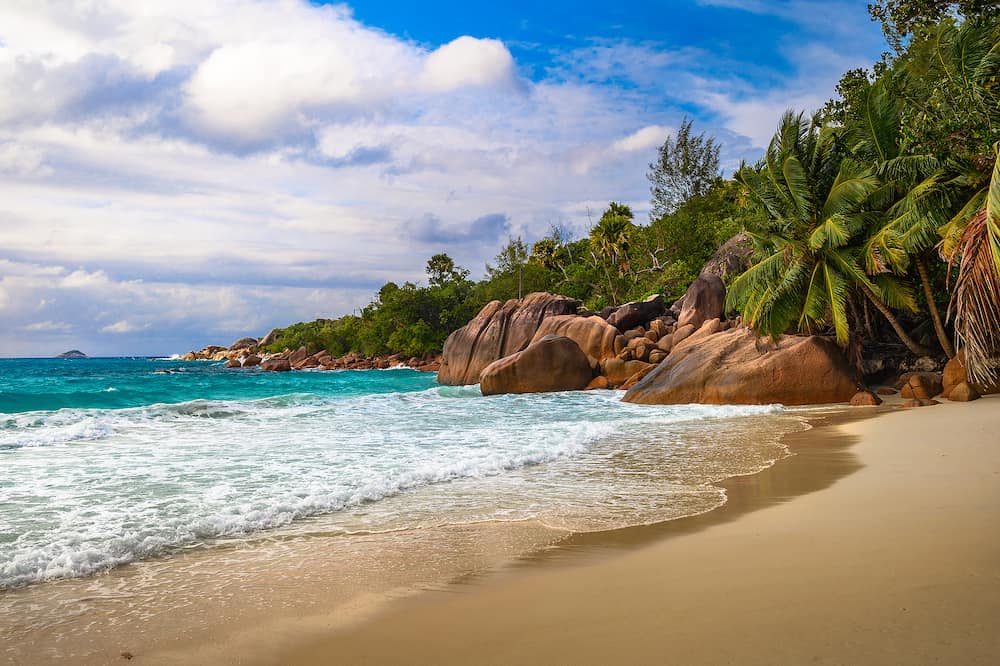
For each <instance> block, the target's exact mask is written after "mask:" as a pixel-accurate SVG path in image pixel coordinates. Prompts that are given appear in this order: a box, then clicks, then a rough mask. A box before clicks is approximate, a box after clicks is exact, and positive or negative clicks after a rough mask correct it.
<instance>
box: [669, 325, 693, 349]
mask: <svg viewBox="0 0 1000 666" xmlns="http://www.w3.org/2000/svg"><path fill="white" fill-rule="evenodd" d="M696 330H697V329H696V328H695V327H694V324H684V325H683V326H678V327H677V330H676V331H674V333H673V335H672V336H670V341H671V342H672V343H673V346H674V347H676V346H677V345H679V344H680V343H682V342H684V339H685V338H688V337H690V336H691V335H692V334H694V332H695V331H696Z"/></svg>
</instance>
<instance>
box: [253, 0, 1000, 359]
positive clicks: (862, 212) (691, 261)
mask: <svg viewBox="0 0 1000 666" xmlns="http://www.w3.org/2000/svg"><path fill="white" fill-rule="evenodd" d="M870 11H871V14H872V16H873V18H874V19H875V20H879V21H881V22H882V24H883V27H884V31H885V33H886V35H887V38H888V39H889V42H890V44H891V45H892V46H893V52H892V53H886V54H884V55H883V58H882V60H881V61H880V62H878V63H875V64H874V65H873V66H872V68H871V69H870V70H867V69H854V70H851V71H849V72H847V73H845V74H844V76H843V78H842V79H841V81H840V84H839V85H838V87H837V95H838V97H837V98H835V99H832V100H830V102H828V103H827V104H826V106H825V107H824V108H823V109H821V110H820V111H819V112H817V113H816V115H815V116H807V115H806V114H804V113H796V112H791V111H790V112H788V113H786V114H785V116H784V117H783V118H782V119H781V120H780V122H779V124H778V129H777V132H776V134H775V136H774V139H773V140H772V141H771V144H770V146H769V147H768V149H767V150H766V152H765V154H764V156H763V158H762V159H761V160H760V161H759V162H758V163H756V164H753V165H746V164H745V165H743V166H742V167H741V168H740V169H739V171H738V172H737V173H736V174H735V175H734V177H733V179H731V180H727V179H724V178H722V177H721V176H720V174H719V146H718V144H717V143H716V142H715V139H713V138H711V137H706V136H705V135H704V134H698V135H696V134H694V133H693V128H692V123H691V122H690V121H688V120H687V119H685V120H684V122H683V123H682V124H681V127H680V129H679V131H678V132H677V133H676V135H675V136H672V137H669V138H668V139H667V140H666V142H665V143H664V144H663V145H662V146H661V147H660V149H659V150H658V153H657V158H656V159H655V160H654V161H653V162H652V163H651V164H650V171H649V173H648V174H647V177H648V178H649V180H650V185H651V188H650V191H651V199H652V200H651V206H650V208H651V210H652V214H651V216H650V220H649V221H648V223H638V222H637V221H636V220H635V219H634V216H633V213H632V209H631V208H630V207H629V206H628V205H625V204H623V203H619V202H611V203H610V204H609V205H608V207H607V209H606V210H605V211H603V213H602V215H601V216H600V218H599V219H598V220H597V221H596V222H594V223H593V224H592V226H591V228H590V229H589V231H588V232H587V233H586V234H585V235H584V236H582V237H580V238H573V237H572V235H571V234H570V233H568V232H567V230H566V229H564V228H561V227H553V228H552V229H551V230H550V233H549V234H548V235H547V236H546V237H544V238H541V239H539V240H537V241H536V242H534V243H532V244H529V243H526V242H525V241H523V240H522V239H521V238H510V239H509V240H508V242H507V243H506V245H504V246H503V247H502V248H501V249H500V251H499V252H498V254H497V256H496V258H495V260H494V261H493V262H492V263H491V264H488V265H487V266H486V276H485V278H484V279H483V280H481V281H479V282H473V281H471V280H469V272H468V271H467V270H465V269H463V268H460V267H457V266H455V264H454V262H453V261H452V260H451V258H450V257H449V256H448V255H446V254H438V255H435V256H434V257H432V258H431V259H430V261H428V264H427V275H428V280H427V286H418V285H415V284H412V283H406V284H404V285H403V286H397V285H396V284H393V283H389V284H386V285H385V286H384V287H382V289H381V290H380V291H379V293H378V295H377V296H376V297H375V298H374V299H373V301H372V302H371V304H369V305H368V306H367V307H366V308H364V309H363V310H362V311H361V313H360V315H354V316H347V317H342V318H341V319H337V320H317V321H315V322H311V323H303V324H296V325H294V326H291V327H289V328H287V329H284V330H283V331H282V332H281V333H280V336H279V337H278V339H277V341H276V342H275V343H274V344H273V345H271V347H270V349H271V350H274V351H277V350H279V349H282V348H285V347H295V346H298V345H306V346H307V347H309V348H310V349H318V348H326V349H329V350H330V351H331V352H332V353H335V354H342V353H346V352H348V351H357V352H360V353H363V354H366V355H376V354H386V353H404V354H408V355H420V354H424V353H427V352H434V351H439V350H440V349H441V346H442V344H443V342H444V340H445V338H446V337H447V335H448V333H449V332H450V331H452V330H454V329H455V328H457V327H459V326H461V325H462V324H464V323H465V322H466V321H467V320H468V319H469V318H471V317H472V316H474V315H475V313H476V312H477V311H478V310H479V309H480V308H481V307H482V306H483V305H485V304H486V303H488V302H489V301H490V300H493V299H499V300H506V299H509V298H518V297H520V296H522V295H523V294H527V293H530V292H533V291H542V290H545V291H551V292H558V293H562V294H566V295H568V296H572V297H574V298H577V299H578V300H580V301H581V303H583V304H584V305H585V306H586V307H588V308H591V309H593V310H599V309H601V308H603V307H605V306H608V305H613V304H618V303H623V302H626V301H629V300H635V299H639V298H643V297H645V296H647V295H649V294H651V293H663V294H665V295H667V296H668V297H676V296H679V295H680V294H681V293H683V291H684V289H685V288H686V287H687V285H688V284H689V283H690V282H691V281H692V280H693V279H694V278H695V277H696V276H697V275H698V272H699V271H700V269H701V267H702V265H703V264H704V263H705V261H706V260H707V259H708V258H709V257H711V255H712V254H713V253H714V252H715V251H716V249H717V248H718V247H719V246H720V245H721V244H722V243H723V242H725V241H726V240H728V239H729V238H731V237H732V236H734V235H735V234H736V233H738V232H741V231H745V232H746V233H747V234H748V236H749V238H750V239H751V242H752V245H753V252H754V254H753V256H752V261H751V266H750V268H749V269H748V270H747V271H746V272H745V273H743V274H742V275H739V276H734V278H735V279H732V278H731V285H730V298H729V304H730V306H731V307H732V308H734V309H735V310H738V311H739V312H740V313H741V314H742V315H743V317H744V320H745V321H746V322H747V323H748V324H750V325H751V326H753V327H754V328H756V329H757V330H758V331H759V332H761V333H764V334H770V335H778V334H781V333H786V332H794V331H801V332H820V333H826V334H830V335H833V336H835V337H836V338H837V339H838V340H839V341H840V342H841V343H842V344H845V345H852V346H853V347H854V351H855V352H857V351H858V350H859V349H860V345H862V344H864V343H865V342H866V341H881V342H889V343H894V342H897V341H898V343H901V344H902V345H905V346H906V347H907V348H908V349H909V351H910V352H912V353H913V354H921V355H922V354H926V353H929V352H931V353H933V352H934V351H935V350H936V349H940V350H941V351H942V352H943V353H944V354H947V355H948V356H951V355H953V354H954V352H955V346H954V345H953V344H952V341H953V340H955V339H957V340H958V341H959V342H960V343H961V345H962V346H964V347H965V348H966V351H967V354H968V357H969V362H970V367H971V369H972V371H973V373H974V375H975V376H978V377H981V378H988V376H989V374H990V373H991V372H992V370H991V368H992V367H995V365H996V363H995V357H996V353H997V349H998V348H1000V306H998V303H1000V165H998V147H997V146H998V145H1000V144H998V142H1000V15H998V12H997V9H996V6H995V3H984V2H977V1H974V0H969V1H964V2H958V3H950V2H940V1H935V0H882V1H880V2H876V3H873V4H872V5H871V6H870ZM949 313H950V316H951V320H950V321H949V318H948V316H949ZM950 327H953V328H950Z"/></svg>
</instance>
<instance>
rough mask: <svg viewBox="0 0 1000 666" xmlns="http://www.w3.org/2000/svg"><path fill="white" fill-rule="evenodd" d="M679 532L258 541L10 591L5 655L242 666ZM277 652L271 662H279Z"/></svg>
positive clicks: (817, 416)
mask: <svg viewBox="0 0 1000 666" xmlns="http://www.w3.org/2000/svg"><path fill="white" fill-rule="evenodd" d="M831 411H832V412H833V413H836V414H840V415H845V414H847V415H850V414H851V412H849V411H847V410H846V409H845V408H843V407H840V406H832V407H831V408H829V409H826V410H823V409H821V410H819V412H818V413H817V412H815V411H811V412H806V413H800V414H799V415H798V416H797V417H796V418H797V420H798V421H800V422H809V423H815V422H817V421H819V420H823V419H826V418H828V416H826V414H828V413H829V412H831ZM786 414H787V413H786ZM756 427H760V426H756ZM775 427H778V426H777V422H775ZM800 427H801V426H800ZM787 428H788V426H787V425H785V426H781V429H782V430H785V431H786V432H787ZM758 432H759V433H760V436H762V437H764V438H765V439H769V440H772V441H775V440H774V437H773V435H772V436H770V437H767V436H766V435H767V433H768V430H766V429H761V430H759V431H758ZM793 432H803V431H799V430H798V429H796V430H795V431H793ZM783 448H787V447H783ZM795 458H796V457H795V456H791V457H788V456H787V455H786V456H784V457H780V458H778V460H777V461H776V462H774V463H771V464H770V465H769V467H767V468H765V469H764V471H762V472H755V473H750V474H748V475H746V476H742V477H741V476H737V477H729V478H727V479H726V480H724V481H722V482H716V483H713V484H711V486H712V487H714V488H724V487H726V486H727V485H729V484H731V483H741V480H742V481H743V482H745V480H746V479H752V478H754V477H756V476H757V475H759V474H766V473H767V472H768V471H769V470H773V469H774V467H775V466H776V465H781V464H783V463H785V462H787V461H789V460H794V459H795ZM729 494H730V497H729V499H728V500H727V501H726V502H725V504H723V505H722V506H721V507H716V508H715V509H712V510H709V511H707V512H705V513H702V514H698V515H696V516H688V517H685V518H681V519H680V520H681V521H684V520H686V519H687V518H697V519H699V520H702V521H704V520H710V519H711V518H710V517H711V516H713V515H715V514H716V513H717V512H719V511H720V510H722V509H724V508H725V507H726V506H730V507H731V505H732V504H733V501H732V491H729ZM676 520H677V519H673V520H668V521H665V522H659V523H652V524H649V525H640V526H633V527H625V528H617V529H612V530H610V531H609V530H596V531H588V532H571V531H567V530H566V529H564V528H560V527H555V526H552V525H546V524H545V523H542V522H539V521H537V520H528V521H513V522H510V521H499V522H497V521H487V522H485V523H484V522H477V523H470V524H446V525H441V526H437V527H430V528H421V529H419V530H416V531H413V530H402V531H391V532H388V533H381V532H375V533H372V534H367V535H366V534H356V535H353V536H349V537H348V538H344V535H340V534H337V533H332V534H327V532H326V530H325V529H324V528H323V527H322V523H318V524H315V525H314V526H313V527H307V528H306V529H305V530H303V531H302V532H301V533H299V535H298V536H296V535H281V534H277V535H273V536H269V535H261V537H260V538H259V539H255V540H253V541H252V542H247V543H245V544H243V545H239V544H233V545H223V546H222V547H221V548H219V547H213V548H209V549H203V548H196V549H192V550H191V551H189V552H181V553H176V554H174V555H172V556H170V557H165V558H152V559H149V560H143V561H138V562H133V563H131V564H129V565H126V566H124V567H120V568H117V569H115V570H112V571H111V572H108V573H106V574H102V575H98V576H96V577H87V578H76V579H65V580H59V581H53V582H50V583H45V584H43V585H42V586H41V587H35V586H29V587H28V588H20V589H17V590H12V591H9V592H8V593H7V594H5V595H3V596H0V602H3V604H0V609H2V610H3V615H4V617H6V618H7V621H9V620H11V619H12V618H13V623H12V624H10V625H9V626H8V629H11V630H12V631H11V633H10V634H8V635H9V636H11V638H12V640H11V643H9V644H8V646H7V650H5V652H6V654H7V655H8V658H12V659H13V660H14V663H41V662H43V661H44V662H51V661H53V660H55V661H61V660H72V661H73V662H74V663H109V662H110V661H111V660H117V659H118V658H119V655H120V654H121V653H123V652H128V653H130V654H133V655H134V656H135V657H136V658H141V659H142V660H143V661H145V662H146V663H191V661H192V660H194V661H198V660H209V661H213V662H217V661H222V662H232V661H242V660H246V659H251V658H255V657H257V656H259V655H260V654H262V653H267V651H268V650H272V649H273V647H274V646H275V642H276V639H277V638H278V637H281V641H279V643H280V645H281V649H284V650H290V649H294V647H295V646H296V645H297V644H298V643H299V642H301V641H302V640H312V639H314V638H316V637H319V636H323V635H324V634H325V632H326V631H327V630H328V629H330V628H331V627H337V628H341V629H342V628H345V627H347V626H352V625H354V624H357V623H363V622H365V621H367V620H369V619H372V618H374V617H377V616H378V615H379V614H380V613H382V612H383V611H386V610H390V609H391V608H393V607H394V606H395V605H396V604H397V603H399V602H400V600H401V599H403V598H409V597H422V596H424V595H427V594H434V593H435V592H440V591H447V590H454V589H457V588H456V586H457V587H458V588H460V587H462V585H463V584H465V583H469V582H472V581H478V580H482V579H489V578H490V577H491V576H493V575H495V574H496V573H498V572H500V573H503V572H506V571H508V570H510V571H513V570H516V569H520V568H522V567H524V566H529V567H530V566H533V565H535V564H538V563H540V562H542V561H548V560H553V561H558V560H562V559H564V558H565V557H567V556H570V555H571V554H579V553H582V552H584V551H586V552H589V553H591V554H598V552H599V551H598V550H597V549H594V548H593V544H595V543H600V544H602V545H604V546H607V545H611V544H613V543H614V544H617V545H615V549H617V550H621V549H622V548H623V547H632V546H634V545H635V544H634V541H635V539H636V538H638V535H645V536H644V537H643V538H644V539H656V538H658V536H657V534H658V533H659V530H660V529H662V528H661V526H662V525H670V524H672V523H674V522H675V521H676ZM609 535H610V536H609ZM622 535H628V536H622ZM365 553H368V555H367V556H365V557H361V555H364V554H365ZM372 556H374V559H372ZM4 597H5V598H4ZM39 604H41V605H40V606H39ZM35 608H49V609H66V611H67V613H68V615H67V617H65V618H59V619H56V620H54V621H53V616H52V614H51V613H43V614H39V613H38V612H35V610H34V609H35ZM179 608H182V609H185V612H183V613H179V612H178V609H179ZM60 614H62V611H61V610H60ZM331 615H333V616H335V617H331ZM152 618H156V621H151V620H152ZM5 626H6V625H5ZM271 654H273V655H274V657H273V659H272V660H271V661H274V660H278V659H280V657H279V656H278V654H277V653H274V652H271Z"/></svg>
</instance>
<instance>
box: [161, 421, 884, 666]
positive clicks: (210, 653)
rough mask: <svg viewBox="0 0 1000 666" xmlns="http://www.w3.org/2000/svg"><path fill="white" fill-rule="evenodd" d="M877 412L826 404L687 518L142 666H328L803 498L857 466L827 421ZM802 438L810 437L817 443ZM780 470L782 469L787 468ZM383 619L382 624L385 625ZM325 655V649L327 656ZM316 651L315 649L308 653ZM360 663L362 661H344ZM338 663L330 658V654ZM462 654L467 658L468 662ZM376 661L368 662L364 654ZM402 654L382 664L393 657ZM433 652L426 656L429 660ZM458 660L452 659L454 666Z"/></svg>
mask: <svg viewBox="0 0 1000 666" xmlns="http://www.w3.org/2000/svg"><path fill="white" fill-rule="evenodd" d="M884 411H886V409H885V408H879V409H874V410H850V409H848V408H846V407H844V406H837V405H835V406H830V407H829V408H828V409H824V410H823V411H821V412H820V413H813V414H806V415H804V420H805V421H806V422H807V423H808V426H809V427H807V428H806V429H803V430H799V431H794V432H792V433H788V434H786V435H785V437H784V438H783V439H782V442H783V443H784V444H785V445H786V446H788V447H789V449H790V450H791V452H792V454H791V455H788V456H786V457H783V458H781V459H779V460H777V461H775V462H774V463H773V464H772V465H770V466H769V467H767V468H765V469H764V470H762V471H759V472H754V473H750V474H746V475H742V476H735V477H729V478H727V479H725V480H723V481H720V482H717V483H715V484H713V485H715V486H717V487H720V488H723V489H725V491H726V494H727V499H726V502H725V504H723V505H721V506H719V507H717V508H715V509H712V510H709V511H706V512H704V513H700V514H697V515H692V516H685V517H681V518H676V519H672V520H667V521H663V522H658V523H653V524H649V525H639V526H630V527H624V528H618V529H613V530H599V531H591V532H571V533H563V534H562V535H556V536H555V538H554V540H553V541H551V542H550V543H546V544H539V545H538V546H536V547H534V548H532V549H529V550H527V551H526V552H523V553H518V554H514V555H513V556H512V557H508V558H506V559H504V560H499V561H496V562H494V564H493V566H489V567H485V568H481V569H478V570H475V571H470V572H468V573H464V574H462V575H460V576H458V577H455V578H452V579H450V580H448V581H445V582H442V583H441V584H437V585H432V586H430V587H427V586H419V585H417V586H413V587H411V588H409V589H408V590H407V591H406V592H403V593H399V594H393V595H391V598H383V599H382V600H381V601H378V600H376V599H374V598H372V599H369V602H370V603H366V604H363V605H362V606H360V607H359V606H357V605H354V604H349V605H348V606H347V607H344V606H342V605H333V604H330V605H328V607H327V610H325V611H324V610H322V609H321V610H320V612H318V613H316V612H314V613H310V614H306V615H295V616H284V617H277V618H272V619H271V620H270V621H269V622H268V623H267V624H266V625H264V626H254V627H253V628H245V627H242V628H241V627H229V631H227V632H226V633H225V634H223V635H216V636H215V637H214V638H215V640H214V641H213V642H204V641H202V642H199V643H198V644H185V645H183V646H181V647H179V648H174V649H165V650H154V651H152V652H149V653H148V654H143V655H142V656H143V657H144V660H145V661H146V662H147V663H156V664H183V663H195V662H203V663H254V664H258V663H259V664H271V663H329V661H330V659H331V658H332V657H331V655H332V654H336V655H340V654H341V648H340V647H339V645H338V647H334V648H329V646H327V645H326V641H327V639H328V638H331V636H330V633H331V632H334V633H333V638H332V640H334V641H337V640H339V637H341V636H346V635H349V634H351V632H353V631H355V630H361V631H364V630H365V628H368V627H375V626H379V625H380V623H382V622H383V621H384V619H386V618H393V617H395V616H396V615H397V614H399V613H403V614H406V613H408V612H410V611H412V609H413V608H414V607H416V608H418V609H422V608H423V607H424V604H426V603H430V604H433V603H434V602H435V600H438V599H441V598H442V597H444V598H450V597H453V596H456V595H458V596H462V595H471V596H475V595H476V594H477V591H478V590H480V588H481V586H490V585H493V584H496V582H497V581H502V580H506V579H507V578H509V577H515V578H516V577H519V576H521V575H529V576H534V575H541V576H545V575H547V572H556V573H558V572H559V571H561V570H564V569H572V568H575V567H578V566H586V565H587V564H588V563H593V562H597V563H601V562H605V561H608V560H615V559H617V558H619V557H622V556H623V555H625V554H628V553H630V552H633V551H636V550H640V549H643V548H646V547H648V546H650V545H651V544H656V543H659V542H661V541H663V540H664V539H669V538H670V537H671V536H680V535H683V534H687V533H697V532H699V531H701V530H703V529H706V528H708V527H710V526H712V525H715V524H724V523H727V522H731V521H734V520H738V519H739V518H741V517H742V516H744V515H746V514H750V513H752V512H754V511H757V510H758V509H761V508H764V507H766V506H770V505H773V504H776V503H783V502H786V501H789V500H790V499H793V498H795V497H798V496H800V495H802V494H809V493H813V492H815V491H817V490H821V489H822V488H824V487H826V486H828V485H829V484H831V483H833V482H835V481H836V480H838V479H840V478H843V477H844V476H846V475H849V474H851V473H852V472H854V471H856V470H857V469H858V468H859V467H858V465H857V463H856V460H855V459H854V457H853V456H852V454H851V452H850V444H851V441H850V438H848V437H844V436H842V435H839V434H837V433H835V432H834V430H833V429H834V427H835V424H840V423H845V422H853V421H857V420H864V419H866V418H869V417H871V416H874V415H875V414H876V413H881V412H884ZM811 433H812V434H815V433H819V435H820V436H819V437H818V438H816V437H813V436H811ZM789 466H790V468H789ZM390 621H391V620H390ZM328 648H329V649H332V650H333V652H331V653H330V654H327V651H328ZM314 650H318V652H314ZM353 656H354V657H355V658H356V659H357V660H360V661H366V660H367V659H369V655H365V654H363V653H358V654H355V655H353ZM338 658H339V657H338ZM470 658H471V657H470ZM374 659H375V661H376V662H378V661H380V659H379V658H378V657H375V658H374ZM406 659H407V657H406V655H405V654H404V653H400V654H397V655H394V656H390V657H388V658H386V659H385V661H389V662H392V661H402V660H406ZM437 659H438V655H435V656H434V657H433V658H432V659H431V660H432V661H436V660H437ZM458 661H460V660H456V663H457V662H458Z"/></svg>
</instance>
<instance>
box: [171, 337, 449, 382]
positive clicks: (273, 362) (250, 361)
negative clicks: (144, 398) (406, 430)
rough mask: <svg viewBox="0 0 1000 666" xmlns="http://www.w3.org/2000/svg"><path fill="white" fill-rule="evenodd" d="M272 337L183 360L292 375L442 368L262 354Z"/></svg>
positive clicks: (430, 361) (414, 360)
mask: <svg viewBox="0 0 1000 666" xmlns="http://www.w3.org/2000/svg"><path fill="white" fill-rule="evenodd" d="M272 335H273V331H272V333H269V334H268V336H265V337H264V338H262V339H261V340H257V339H256V338H241V339H239V340H237V341H236V342H234V343H233V344H231V345H230V346H229V347H220V346H218V345H209V346H208V347H205V348H204V349H202V350H200V351H192V352H188V353H187V354H184V355H183V356H181V360H183V361H226V367H227V368H255V367H260V369H261V370H268V371H272V372H288V371H290V370H310V369H316V370H376V369H377V370H385V369H388V368H395V367H401V366H403V367H409V368H413V369H414V370H420V371H423V372H437V371H438V368H439V367H440V362H439V357H438V356H437V355H436V354H427V355H425V356H422V357H411V356H405V355H403V354H393V355H391V356H377V357H367V356H362V355H361V354H357V353H353V352H352V353H350V354H347V355H346V356H341V357H334V356H332V355H331V354H330V352H328V351H326V350H323V351H320V352H317V353H315V354H310V353H309V351H308V350H307V349H306V348H305V347H299V348H298V349H296V350H287V349H286V350H285V351H283V352H280V353H278V354H266V353H262V351H261V350H262V348H263V347H265V346H267V345H268V344H270V343H269V340H268V339H269V338H270V337H272Z"/></svg>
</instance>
